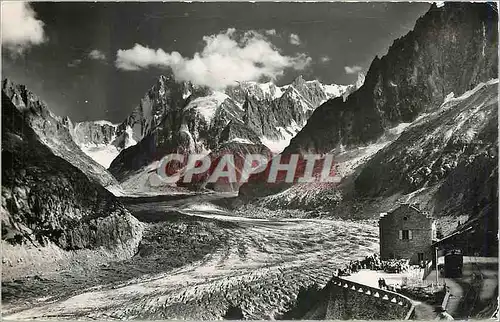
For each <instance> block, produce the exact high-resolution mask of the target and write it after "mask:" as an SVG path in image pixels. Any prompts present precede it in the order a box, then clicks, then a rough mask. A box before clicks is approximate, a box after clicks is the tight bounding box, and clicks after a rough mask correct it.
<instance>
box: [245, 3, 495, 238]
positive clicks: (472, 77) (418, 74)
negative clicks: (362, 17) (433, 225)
mask: <svg viewBox="0 0 500 322" xmlns="http://www.w3.org/2000/svg"><path fill="white" fill-rule="evenodd" d="M488 8H489V7H488V5H487V4H460V3H447V4H446V5H445V6H444V7H443V8H440V9H437V8H436V7H435V6H433V7H432V8H431V10H430V11H429V13H427V14H426V15H425V16H424V17H423V18H421V19H419V21H418V22H417V25H416V27H415V31H413V32H411V33H410V34H409V35H407V36H405V37H403V38H402V39H401V40H398V41H396V42H395V44H394V45H393V46H392V47H391V49H390V50H389V53H388V56H386V57H384V58H382V59H376V60H375V61H374V63H373V64H372V67H371V68H370V71H369V73H368V75H367V77H366V80H365V83H364V85H363V86H362V87H361V88H360V89H359V90H358V91H356V92H354V93H351V94H350V95H349V97H348V99H347V100H346V102H343V100H342V99H341V98H337V99H334V100H333V101H329V102H327V103H325V104H324V105H322V106H320V107H319V108H318V109H316V111H315V112H314V113H313V115H312V116H311V118H310V119H309V120H308V123H307V125H306V126H305V127H304V128H303V129H302V131H301V132H300V133H299V134H298V135H297V137H296V138H295V139H293V140H292V143H291V145H290V147H289V148H287V149H286V150H285V152H284V153H283V154H284V155H286V153H287V152H290V153H293V152H296V151H300V152H305V151H319V152H323V151H332V150H333V153H334V154H335V155H336V159H335V163H336V164H338V165H339V166H341V165H343V164H350V165H351V166H352V168H353V169H352V170H351V171H350V172H349V174H348V175H347V176H345V177H344V178H343V179H342V181H341V182H340V184H322V183H310V184H294V185H292V186H290V184H288V185H284V186H282V187H278V188H279V189H278V190H273V189H269V187H267V186H266V185H264V184H255V183H253V182H252V177H251V179H250V181H249V182H250V183H249V184H246V185H243V186H242V187H241V188H240V195H241V196H242V197H250V198H255V197H259V196H262V195H263V194H264V195H267V196H265V197H262V198H259V199H258V200H257V201H255V202H258V204H259V205H264V206H266V207H270V208H280V209H282V208H299V209H308V210H309V209H314V210H317V209H318V207H320V206H321V207H323V208H322V209H321V210H322V211H326V212H329V213H331V214H334V215H335V216H341V217H346V218H370V217H373V216H374V215H376V214H378V213H379V212H386V211H387V210H389V209H392V208H393V207H395V206H397V205H398V204H399V203H404V202H415V203H418V204H419V205H421V207H422V208H423V209H425V210H426V211H428V212H430V213H432V214H433V215H434V216H436V217H438V218H443V220H448V219H445V218H444V217H448V218H456V217H458V216H464V217H468V218H471V219H474V218H478V216H480V215H481V214H486V215H485V216H487V218H490V219H491V218H496V216H497V215H495V212H494V211H493V209H495V207H492V205H497V204H498V185H497V177H498V175H497V171H498V164H497V161H498V153H497V145H498V130H497V127H498V120H497V117H498V89H497V86H498V80H491V81H490V79H491V78H496V77H497V62H496V59H497V58H496V53H495V54H493V52H495V51H496V46H497V45H496V44H497V34H496V30H491V31H490V32H489V36H488V37H486V38H484V37H483V36H482V35H483V33H482V30H483V29H482V28H483V26H487V25H488V24H487V22H488V19H489V21H490V22H491V21H496V20H497V16H496V13H494V12H493V11H489V10H490V9H488ZM488 13H491V15H490V17H489V18H487V14H488ZM486 34H488V32H486ZM453 35H454V36H453ZM417 43H418V50H415V48H416V47H415V44H417ZM408 44H411V46H410V45H408ZM441 50H442V51H441ZM483 53H484V55H483ZM433 54H434V55H437V54H439V56H436V57H443V61H442V62H441V61H440V60H436V57H434V58H432V55H433ZM465 61H467V64H465V63H463V62H465ZM450 74H451V75H454V77H450V76H449V75H450ZM393 79H397V80H398V81H394V84H395V85H397V86H393V85H392V84H391V80H393ZM478 83H479V85H477V86H476V87H474V84H478ZM471 88H472V89H471ZM469 90H470V91H469ZM450 92H453V93H454V96H455V97H453V95H449V93H450ZM464 92H465V93H464ZM375 94H376V95H375ZM461 94H463V95H461ZM460 95H461V96H460ZM457 96H458V97H457ZM420 97H421V98H420ZM401 122H403V123H401ZM399 127H401V128H403V129H404V130H403V132H402V133H401V132H398V133H400V134H398V135H396V136H393V135H392V134H391V135H388V133H390V132H391V131H392V129H394V128H399ZM375 140H377V141H375ZM341 158H342V159H341ZM344 159H345V160H344ZM493 225H497V221H496V222H494V223H493ZM448 228H450V227H445V229H448ZM451 228H452V229H451V230H453V229H454V227H451ZM488 229H489V228H488ZM448 231H450V229H448Z"/></svg>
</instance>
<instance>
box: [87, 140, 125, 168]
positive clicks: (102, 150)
mask: <svg viewBox="0 0 500 322" xmlns="http://www.w3.org/2000/svg"><path fill="white" fill-rule="evenodd" d="M80 149H81V150H82V151H83V153H85V154H86V155H88V156H89V157H91V158H92V159H93V160H94V161H96V162H97V163H99V164H100V165H102V166H103V167H105V168H106V169H107V168H109V166H110V164H111V162H113V160H114V159H115V158H116V157H117V156H118V154H120V151H118V149H117V148H116V146H114V145H104V144H102V145H101V144H100V145H83V146H80Z"/></svg>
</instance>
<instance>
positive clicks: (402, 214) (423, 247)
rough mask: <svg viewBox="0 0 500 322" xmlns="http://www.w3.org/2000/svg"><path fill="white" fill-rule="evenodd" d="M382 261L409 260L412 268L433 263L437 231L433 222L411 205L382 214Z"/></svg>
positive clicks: (380, 220)
mask: <svg viewBox="0 0 500 322" xmlns="http://www.w3.org/2000/svg"><path fill="white" fill-rule="evenodd" d="M379 232H380V258H381V259H382V260H387V259H391V258H407V259H409V260H410V264H418V263H420V262H421V261H428V260H432V257H433V251H432V247H431V245H432V242H433V239H435V235H436V229H435V223H434V221H433V219H432V218H431V217H430V216H429V215H427V214H426V213H423V212H422V211H420V210H419V209H418V208H416V207H415V206H412V205H408V204H403V205H401V206H399V207H398V208H396V209H395V210H393V211H391V212H389V213H382V214H380V219H379Z"/></svg>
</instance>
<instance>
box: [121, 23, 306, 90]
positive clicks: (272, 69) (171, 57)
mask: <svg viewBox="0 0 500 322" xmlns="http://www.w3.org/2000/svg"><path fill="white" fill-rule="evenodd" d="M238 35H239V36H238ZM203 41H204V42H205V47H204V48H203V50H202V51H201V52H197V53H195V54H194V56H193V57H192V58H186V57H182V55H181V54H180V53H178V52H176V51H173V52H171V53H166V52H165V51H163V49H156V50H155V49H151V48H148V47H145V46H143V45H140V44H135V46H134V47H133V48H131V49H126V50H122V49H120V50H118V52H117V54H116V62H115V64H116V67H117V68H119V69H123V70H140V69H145V68H148V67H170V68H171V69H172V71H173V73H174V76H175V78H176V79H177V80H179V81H191V82H193V83H194V84H198V85H206V86H210V87H212V88H224V87H226V86H228V85H233V84H235V83H236V82H237V81H251V80H254V81H255V80H259V79H260V78H262V77H266V78H270V79H272V80H275V79H276V78H277V77H279V76H281V75H283V73H284V70H285V69H287V68H293V69H295V70H302V69H304V68H306V67H307V66H308V65H309V63H310V62H311V57H308V56H307V55H306V54H303V53H302V54H297V55H295V56H293V57H292V56H286V55H282V54H281V53H280V52H279V51H278V49H277V48H275V47H274V46H273V45H272V44H271V43H270V42H269V41H268V40H267V39H266V38H265V36H263V35H261V34H259V33H258V32H256V31H247V32H245V33H243V34H241V33H238V32H236V30H235V29H234V28H230V29H228V30H226V31H225V32H222V33H219V34H217V35H210V36H205V37H203Z"/></svg>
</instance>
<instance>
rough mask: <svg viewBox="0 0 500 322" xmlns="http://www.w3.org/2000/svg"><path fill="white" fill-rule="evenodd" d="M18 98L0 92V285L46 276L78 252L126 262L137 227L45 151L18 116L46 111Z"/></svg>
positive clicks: (108, 197) (28, 121) (109, 197)
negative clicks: (1, 280) (37, 274)
mask: <svg viewBox="0 0 500 322" xmlns="http://www.w3.org/2000/svg"><path fill="white" fill-rule="evenodd" d="M18 89H20V88H18ZM19 93H20V94H22V95H30V94H29V92H27V91H18V92H16V94H15V95H13V96H12V95H11V96H8V95H6V93H5V92H4V91H3V92H2V216H1V217H2V218H1V219H2V249H3V252H2V263H3V265H2V273H3V277H4V279H10V278H15V277H16V276H21V275H23V274H32V273H33V272H35V271H37V270H38V269H40V268H43V270H44V272H45V273H47V272H49V271H50V270H51V269H52V268H53V267H52V265H56V264H57V265H59V264H61V263H59V262H65V260H64V259H65V258H66V259H68V258H72V257H75V256H78V254H80V253H79V252H80V251H83V250H87V251H93V252H94V253H92V254H93V255H97V253H100V254H101V255H100V256H104V257H106V255H105V254H106V250H107V251H108V252H109V251H116V252H117V253H116V256H118V257H119V256H122V255H123V256H125V257H127V256H132V255H133V253H134V252H135V249H136V247H137V244H138V242H139V240H140V238H141V234H142V225H141V224H140V223H139V222H138V220H137V219H135V218H134V217H132V215H130V213H129V212H128V211H127V210H126V209H125V208H124V207H123V206H122V205H121V204H120V203H119V202H118V201H117V199H116V198H115V197H114V195H113V194H111V193H110V192H109V191H107V190H106V189H104V188H103V187H102V186H101V185H100V184H99V183H97V182H95V181H93V180H92V179H91V178H89V176H88V174H85V173H84V172H83V171H81V170H79V169H78V168H77V167H75V166H74V165H72V164H71V163H70V162H68V161H67V160H66V159H65V158H64V157H60V156H58V155H56V154H55V153H54V146H48V145H47V143H46V140H47V139H46V137H44V136H41V135H39V134H38V133H42V134H45V133H44V132H38V131H35V130H34V129H33V122H34V119H33V117H32V115H31V114H29V113H26V110H23V109H33V108H35V107H39V108H40V109H38V110H37V111H38V112H40V113H50V112H49V111H48V110H46V109H44V108H43V106H40V105H36V104H39V102H38V101H37V100H35V99H34V97H33V96H28V102H29V103H28V104H26V102H27V101H26V96H24V97H23V96H21V97H19V96H18V95H17V94H19ZM13 98H14V101H15V100H16V99H21V100H22V102H24V105H23V104H21V102H20V101H17V102H16V103H18V104H17V106H15V105H14V104H13V102H12V100H13ZM23 98H24V100H23ZM21 106H22V107H23V109H21V108H20V107H21ZM23 112H24V113H23ZM35 120H36V119H35ZM50 121H54V119H50ZM47 122H49V120H47ZM56 124H57V123H56ZM44 128H50V127H49V126H46V127H44ZM38 130H39V129H38ZM59 137H61V136H59ZM56 151H57V150H56ZM118 249H120V251H118ZM85 256H91V253H86V255H85ZM63 264H64V263H62V264H61V265H63Z"/></svg>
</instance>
